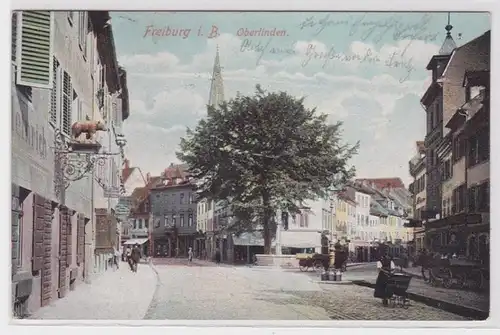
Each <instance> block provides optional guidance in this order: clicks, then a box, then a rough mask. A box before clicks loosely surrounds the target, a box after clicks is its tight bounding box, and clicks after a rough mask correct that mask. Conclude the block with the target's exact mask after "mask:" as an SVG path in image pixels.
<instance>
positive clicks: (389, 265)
mask: <svg viewBox="0 0 500 335" xmlns="http://www.w3.org/2000/svg"><path fill="white" fill-rule="evenodd" d="M395 268H396V266H395V265H394V262H393V261H392V260H391V258H390V257H389V255H388V254H387V251H385V252H383V254H382V256H381V257H380V259H379V261H378V262H377V270H378V276H377V281H376V282H375V292H374V293H373V296H374V297H375V298H380V299H382V303H383V305H384V306H387V305H389V301H388V299H389V298H390V297H391V295H392V294H391V293H390V292H388V290H387V282H388V280H389V277H390V276H391V275H392V273H393V272H394V269H395Z"/></svg>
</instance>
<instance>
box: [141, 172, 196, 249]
mask: <svg viewBox="0 0 500 335" xmlns="http://www.w3.org/2000/svg"><path fill="white" fill-rule="evenodd" d="M161 177H162V180H161V182H160V183H158V184H156V185H154V186H153V187H152V188H151V191H150V195H149V198H150V203H151V212H152V221H153V228H152V231H151V239H152V247H151V251H152V256H153V257H187V253H188V250H189V248H190V247H191V248H192V247H194V244H195V236H196V232H197V229H196V225H197V224H196V222H197V221H196V214H197V204H196V201H195V191H194V185H193V180H192V179H191V177H190V176H189V174H188V173H187V172H186V167H185V166H183V165H174V164H172V165H170V167H168V168H167V169H165V171H164V172H163V174H162V176H161Z"/></svg>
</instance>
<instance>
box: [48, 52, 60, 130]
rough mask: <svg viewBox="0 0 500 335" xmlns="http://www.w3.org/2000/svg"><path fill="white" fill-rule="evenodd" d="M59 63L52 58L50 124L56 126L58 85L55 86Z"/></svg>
mask: <svg viewBox="0 0 500 335" xmlns="http://www.w3.org/2000/svg"><path fill="white" fill-rule="evenodd" d="M58 68H59V62H58V61H57V59H56V58H55V57H54V59H53V60H52V91H51V92H50V122H52V123H53V124H55V125H56V124H57V95H58V92H59V85H58V84H57V69H58Z"/></svg>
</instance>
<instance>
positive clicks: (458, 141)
mask: <svg viewBox="0 0 500 335" xmlns="http://www.w3.org/2000/svg"><path fill="white" fill-rule="evenodd" d="M464 156H465V141H464V139H463V138H462V137H456V138H454V139H453V161H454V162H456V161H458V160H460V159H461V158H462V157H464Z"/></svg>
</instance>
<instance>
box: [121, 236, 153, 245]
mask: <svg viewBox="0 0 500 335" xmlns="http://www.w3.org/2000/svg"><path fill="white" fill-rule="evenodd" d="M147 241H148V239H147V238H135V239H131V240H128V241H127V242H125V243H123V245H135V244H139V245H141V244H144V243H146V242H147Z"/></svg>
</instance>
